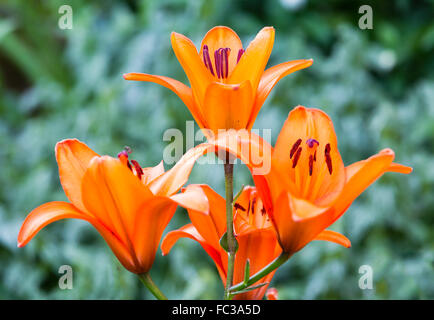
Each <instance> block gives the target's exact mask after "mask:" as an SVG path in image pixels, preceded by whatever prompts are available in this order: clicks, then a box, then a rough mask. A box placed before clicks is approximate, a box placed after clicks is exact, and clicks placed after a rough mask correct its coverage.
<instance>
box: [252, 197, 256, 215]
mask: <svg viewBox="0 0 434 320" xmlns="http://www.w3.org/2000/svg"><path fill="white" fill-rule="evenodd" d="M255 204H256V198H253V201H252V214H255Z"/></svg>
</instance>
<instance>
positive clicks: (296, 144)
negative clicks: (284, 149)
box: [289, 139, 301, 159]
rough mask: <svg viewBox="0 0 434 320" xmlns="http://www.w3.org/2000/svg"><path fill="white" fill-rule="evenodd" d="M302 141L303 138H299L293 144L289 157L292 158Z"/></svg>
mask: <svg viewBox="0 0 434 320" xmlns="http://www.w3.org/2000/svg"><path fill="white" fill-rule="evenodd" d="M300 143H301V139H298V140H297V141H295V143H294V144H293V145H292V148H291V151H290V152H289V158H290V159H292V156H293V155H294V153H295V151H297V149H298V146H299V145H300Z"/></svg>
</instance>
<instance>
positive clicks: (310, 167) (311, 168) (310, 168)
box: [309, 155, 313, 176]
mask: <svg viewBox="0 0 434 320" xmlns="http://www.w3.org/2000/svg"><path fill="white" fill-rule="evenodd" d="M312 171H313V156H312V155H309V175H310V176H311V175H312Z"/></svg>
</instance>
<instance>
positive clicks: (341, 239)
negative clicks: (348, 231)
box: [314, 230, 351, 248]
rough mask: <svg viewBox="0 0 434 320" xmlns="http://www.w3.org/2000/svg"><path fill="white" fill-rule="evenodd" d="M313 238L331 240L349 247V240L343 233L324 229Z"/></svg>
mask: <svg viewBox="0 0 434 320" xmlns="http://www.w3.org/2000/svg"><path fill="white" fill-rule="evenodd" d="M314 240H324V241H331V242H334V243H337V244H340V245H341V246H344V247H345V248H350V247H351V242H350V240H349V239H348V238H347V237H345V236H344V235H342V234H340V233H338V232H335V231H332V230H324V231H322V232H321V233H320V234H319V235H317V236H316V238H315V239H314Z"/></svg>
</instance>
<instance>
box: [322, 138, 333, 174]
mask: <svg viewBox="0 0 434 320" xmlns="http://www.w3.org/2000/svg"><path fill="white" fill-rule="evenodd" d="M330 150H331V147H330V143H327V144H326V146H325V149H324V156H325V161H326V164H327V168H328V169H329V173H330V174H332V172H333V167H332V158H331V157H330Z"/></svg>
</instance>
